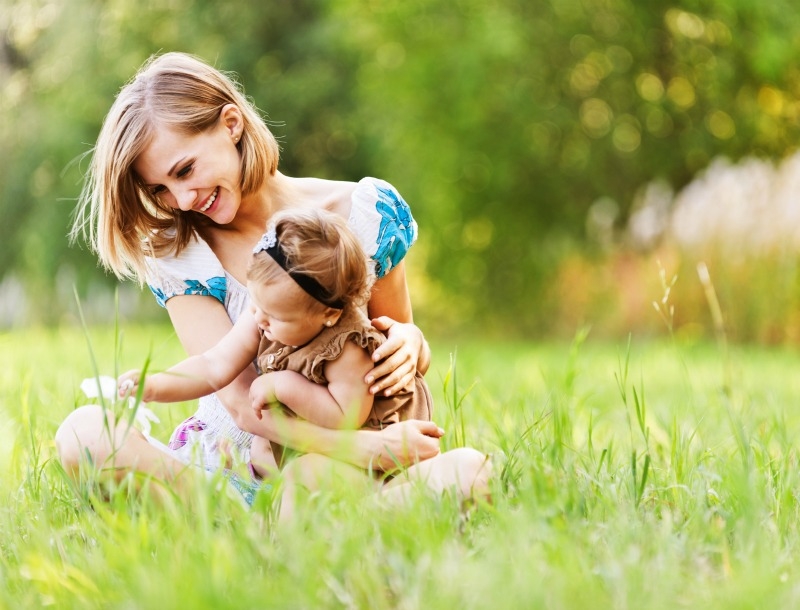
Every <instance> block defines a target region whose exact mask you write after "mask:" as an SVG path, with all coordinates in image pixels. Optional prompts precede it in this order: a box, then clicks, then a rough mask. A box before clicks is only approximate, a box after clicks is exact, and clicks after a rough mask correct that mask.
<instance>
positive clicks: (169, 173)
mask: <svg viewBox="0 0 800 610" xmlns="http://www.w3.org/2000/svg"><path fill="white" fill-rule="evenodd" d="M185 159H186V157H181V158H180V159H178V160H177V161H176V162H175V165H173V166H172V167H170V168H169V171H168V172H167V176H171V175H172V174H173V172H174V171H175V168H176V167H178V166H179V165H180V164H181V163H183V162H184V160H185Z"/></svg>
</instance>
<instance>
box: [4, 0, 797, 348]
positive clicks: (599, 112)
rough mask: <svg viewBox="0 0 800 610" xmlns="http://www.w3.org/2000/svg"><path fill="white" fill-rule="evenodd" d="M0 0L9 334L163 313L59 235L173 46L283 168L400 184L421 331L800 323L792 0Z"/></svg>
mask: <svg viewBox="0 0 800 610" xmlns="http://www.w3.org/2000/svg"><path fill="white" fill-rule="evenodd" d="M2 2H3V4H2V5H1V6H0V83H1V84H2V87H0V209H2V222H0V328H8V327H11V326H20V325H26V324H42V323H45V324H56V323H73V322H74V321H75V316H76V296H75V292H76V291H77V293H78V295H79V297H80V300H81V303H82V305H83V308H84V312H85V314H86V317H87V320H88V321H89V322H90V323H91V322H104V321H107V320H109V319H111V318H113V316H114V315H115V312H116V311H119V315H120V316H121V317H122V319H123V321H125V320H129V321H134V320H151V319H152V320H159V319H160V320H164V319H165V314H164V313H163V312H162V311H161V310H159V309H158V308H157V307H156V306H155V304H154V302H153V299H152V297H151V296H150V295H149V292H148V291H147V290H146V289H145V290H144V291H141V290H140V288H139V287H138V286H136V285H134V284H128V285H123V286H121V287H120V288H119V298H118V303H119V304H118V305H116V301H115V296H114V291H115V288H116V287H117V282H116V281H115V280H114V278H112V277H110V276H108V275H107V274H105V273H104V272H103V271H102V270H100V269H99V268H98V267H97V264H96V262H95V259H94V257H93V256H92V255H91V253H90V252H87V251H86V249H85V248H83V247H78V246H75V247H71V246H70V245H69V244H68V243H67V239H66V233H67V230H68V226H69V222H70V214H71V210H72V208H73V206H74V201H75V198H76V196H77V193H78V191H79V188H80V184H81V179H82V173H83V171H85V169H86V166H87V163H86V158H85V156H84V155H85V154H86V153H87V152H88V151H90V149H91V146H92V143H93V142H94V140H95V138H96V136H97V133H98V130H99V127H100V122H101V121H102V117H103V116H104V114H105V112H106V111H107V110H108V108H109V106H110V104H111V102H112V100H113V97H114V95H115V93H116V92H117V91H118V90H119V88H120V87H121V86H122V85H123V84H124V83H125V82H126V81H127V80H128V79H129V78H130V77H131V76H132V75H133V74H134V72H135V71H136V69H137V68H138V67H139V66H140V65H141V64H142V62H144V61H145V60H146V59H147V58H148V57H149V56H150V55H151V54H153V53H157V52H163V51H171V50H180V51H187V52H191V53H195V54H198V55H200V56H201V57H203V58H205V59H206V60H208V61H210V62H212V63H213V64H214V65H216V66H217V67H219V68H222V69H224V70H228V71H233V72H235V73H236V74H238V77H239V79H240V81H241V82H242V83H243V85H244V87H245V89H246V92H247V94H248V95H249V96H250V97H252V98H253V100H254V101H255V102H256V104H257V105H258V106H259V108H261V109H262V110H263V111H264V113H265V114H266V115H267V116H268V119H269V121H270V126H271V127H272V129H273V130H274V132H275V133H276V135H277V136H278V138H279V140H280V142H281V145H282V161H281V169H282V171H283V172H284V173H287V174H290V175H297V176H299V175H310V176H317V177H324V178H333V179H346V180H357V179H359V178H361V177H362V176H365V175H374V176H379V177H381V178H384V179H386V180H388V181H390V182H392V183H393V184H394V185H395V186H396V187H397V188H398V189H399V190H400V192H401V193H402V194H403V195H404V197H405V198H406V199H407V200H408V201H409V203H410V204H411V206H412V209H413V211H414V214H415V216H416V218H417V220H418V222H419V224H420V227H421V237H420V240H419V242H418V244H417V246H415V248H414V249H413V250H412V254H411V255H410V257H409V275H410V284H411V287H412V297H413V300H414V304H415V312H416V318H417V321H418V323H419V324H420V325H421V326H422V327H423V328H424V330H425V331H426V333H429V334H433V335H459V334H472V333H475V332H479V333H480V334H481V336H482V337H487V336H501V335H507V336H513V337H518V338H543V337H560V336H565V337H571V336H573V335H574V334H575V333H576V331H577V330H578V329H580V328H583V327H585V326H591V336H592V337H620V336H627V335H628V334H629V333H634V334H664V333H673V334H674V335H675V336H679V337H687V338H694V337H697V338H702V337H710V336H713V334H714V333H715V331H716V332H720V331H722V332H724V333H726V335H727V336H728V337H729V338H730V339H731V340H742V341H759V342H767V343H797V342H800V273H799V272H798V248H799V247H800V222H798V221H799V220H800V218H798V217H799V216H800V204H798V193H799V191H800V189H798V187H799V186H800V176H798V170H800V157H798V156H797V154H796V152H795V151H796V148H797V147H796V143H797V142H798V140H800V128H799V126H798V116H800V101H798V94H800V67H799V66H800V64H798V60H797V58H798V57H800V5H797V4H796V3H793V2H788V1H780V0H776V1H772V2H757V1H756V0H741V1H738V2H731V1H730V0H709V1H708V2H704V3H702V4H698V3H696V2H666V1H658V0H654V1H648V2H637V1H635V0H552V1H549V2H548V1H545V0H493V1H492V2H486V1H485V0H462V1H453V0H447V1H444V0H429V1H426V2H415V1H409V0H403V1H400V0H380V1H378V0H374V1H368V0H358V1H355V0H330V1H322V0H319V1H314V0H280V1H266V2H262V1H259V2H255V1H251V2H216V1H215V2H211V1H206V0H197V1H194V2H193V1H191V0H136V1H134V0H109V1H103V2H100V1H91V0H55V1H52V2H47V1H44V0H30V1H17V0H2ZM699 263H702V264H704V265H705V268H707V269H708V271H709V274H708V278H709V281H706V283H705V285H704V284H703V282H701V275H699V274H698V271H697V269H698V264H699ZM701 268H703V267H702V265H701ZM709 290H711V291H713V293H714V294H715V295H716V297H717V298H718V301H719V304H720V311H721V316H722V326H720V323H719V320H717V324H716V327H715V322H714V311H713V307H710V306H709V300H708V295H709Z"/></svg>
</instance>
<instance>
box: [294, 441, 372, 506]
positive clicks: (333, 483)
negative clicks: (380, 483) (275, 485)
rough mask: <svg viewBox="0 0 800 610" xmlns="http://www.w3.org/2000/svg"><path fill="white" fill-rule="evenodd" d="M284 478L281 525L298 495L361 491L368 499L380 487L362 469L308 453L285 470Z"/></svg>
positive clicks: (299, 457)
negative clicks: (317, 492)
mask: <svg viewBox="0 0 800 610" xmlns="http://www.w3.org/2000/svg"><path fill="white" fill-rule="evenodd" d="M282 474H283V492H282V494H281V510H280V515H279V520H280V521H286V520H288V519H290V518H291V517H292V515H293V514H294V512H295V505H296V503H297V499H298V495H302V494H310V493H313V492H314V491H317V490H320V489H336V488H337V487H338V488H340V489H348V490H353V491H357V490H358V489H359V488H360V487H361V488H363V492H364V494H365V495H366V494H368V493H369V492H371V491H374V490H375V487H376V485H377V483H376V482H375V481H374V480H373V479H371V478H370V477H369V476H367V474H366V473H365V472H364V471H363V470H361V469H360V468H356V467H355V466H351V465H350V464H345V463H344V462H340V461H338V460H334V459H332V458H329V457H325V456H324V455H319V454H316V453H307V454H305V455H301V456H298V457H297V458H295V459H293V460H292V461H290V462H289V463H288V464H287V465H286V466H285V467H284V469H283V471H282Z"/></svg>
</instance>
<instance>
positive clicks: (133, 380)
mask: <svg viewBox="0 0 800 610" xmlns="http://www.w3.org/2000/svg"><path fill="white" fill-rule="evenodd" d="M139 377H140V372H139V371H138V370H133V371H128V372H127V373H123V374H122V375H120V376H119V379H117V392H118V393H119V397H120V398H128V397H130V396H134V395H135V394H136V390H137V389H138V387H139Z"/></svg>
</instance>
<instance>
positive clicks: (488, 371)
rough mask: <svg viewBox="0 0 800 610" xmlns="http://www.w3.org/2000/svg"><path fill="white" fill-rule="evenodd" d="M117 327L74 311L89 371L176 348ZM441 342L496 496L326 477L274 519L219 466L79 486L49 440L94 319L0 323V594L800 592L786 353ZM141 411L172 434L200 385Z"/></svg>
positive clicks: (422, 600)
mask: <svg viewBox="0 0 800 610" xmlns="http://www.w3.org/2000/svg"><path fill="white" fill-rule="evenodd" d="M124 330H125V334H124V336H123V337H122V342H121V344H120V346H119V347H117V346H116V342H115V337H114V335H115V332H114V330H113V329H111V330H108V329H92V330H91V331H90V332H89V337H88V338H89V342H90V343H91V346H92V349H93V351H94V356H95V360H96V362H98V363H99V366H100V368H101V370H100V373H103V374H109V375H114V374H116V372H117V371H115V364H114V363H115V362H117V363H118V364H117V365H116V366H117V367H118V368H119V369H120V370H125V369H127V368H131V367H136V366H141V365H142V363H143V362H144V361H145V360H146V359H147V358H148V356H149V357H151V358H152V366H153V367H154V368H159V367H163V366H166V365H168V364H170V363H171V362H172V361H173V360H175V359H176V358H179V357H180V356H181V355H182V352H181V349H180V346H179V345H178V343H177V341H176V340H175V338H174V337H172V336H171V332H170V330H168V329H167V328H165V327H156V326H153V327H125V329H124ZM456 347H457V349H456ZM433 348H434V362H433V367H432V370H431V372H430V373H429V375H428V379H429V383H430V385H431V387H432V390H433V392H434V399H435V401H436V404H437V409H438V411H437V413H436V420H437V421H438V422H439V423H441V424H442V425H443V426H444V427H445V428H446V429H447V430H448V434H447V436H446V437H445V440H444V445H445V447H453V446H457V445H459V444H463V443H465V444H467V445H471V446H474V447H477V448H479V449H482V450H484V451H486V452H491V453H493V454H495V459H496V464H497V472H498V477H497V479H496V481H495V493H494V503H493V504H492V505H491V506H485V505H481V506H477V507H475V508H474V509H473V510H472V511H471V512H470V513H469V516H468V517H465V516H464V515H463V513H462V511H461V509H460V507H459V506H457V505H456V503H455V502H452V501H450V500H449V499H447V498H445V499H444V500H443V501H434V500H432V499H430V498H426V497H424V496H420V497H419V498H418V499H416V500H415V502H414V503H413V505H412V506H411V507H409V508H408V509H404V510H393V511H387V510H380V509H378V508H377V507H375V506H374V505H372V504H371V503H369V502H366V501H364V500H363V499H361V498H357V497H354V496H353V493H352V491H351V490H349V489H339V488H332V489H330V490H325V491H323V492H321V493H319V494H316V495H314V496H312V497H311V498H309V499H308V500H307V502H305V503H304V504H303V505H302V509H301V510H300V514H299V516H298V518H297V519H296V520H295V522H293V523H292V524H291V525H289V526H286V527H283V528H276V527H274V526H273V525H272V521H271V520H270V517H269V513H270V509H271V502H272V501H273V499H272V498H270V497H267V496H261V497H259V499H258V501H257V504H256V507H255V509H254V511H252V512H251V513H248V512H246V511H244V510H243V509H242V508H241V507H240V506H239V505H238V504H237V503H236V502H234V501H232V500H231V499H230V498H229V497H228V496H226V495H224V494H222V493H219V492H216V491H215V490H214V489H213V488H212V487H211V486H206V487H199V488H198V489H197V490H195V492H193V495H192V497H190V498H187V499H183V500H177V499H176V500H172V501H167V502H166V504H159V505H157V504H155V503H154V502H151V501H149V500H148V499H147V498H146V497H145V498H142V497H141V496H137V495H135V494H132V493H129V492H128V491H127V490H126V488H124V487H123V488H121V489H120V490H119V491H118V492H117V493H115V494H113V497H112V498H111V500H110V501H109V502H108V503H100V502H90V501H89V499H90V496H91V493H92V490H91V489H84V490H80V492H76V490H74V489H73V488H72V486H71V485H70V484H69V482H68V481H67V480H66V479H65V478H64V477H63V476H62V473H61V471H60V469H59V467H58V465H57V464H56V463H55V462H54V461H53V459H52V458H53V444H52V440H51V439H52V437H53V433H54V431H55V428H56V426H57V425H58V423H59V421H60V420H61V419H63V417H64V416H65V415H66V414H67V413H68V412H69V411H70V410H71V409H72V408H74V407H75V406H77V405H79V404H82V403H83V402H85V399H83V398H82V396H81V393H80V391H79V389H78V386H79V384H80V381H81V380H82V379H83V378H84V377H88V376H90V375H92V374H93V369H92V360H91V358H90V356H89V350H88V348H87V337H86V336H85V335H84V333H83V331H81V330H80V329H61V330H25V331H16V332H13V333H6V334H2V335H0V379H1V380H2V381H1V382H0V414H2V418H0V608H14V609H16V608H39V607H42V606H48V605H49V606H52V607H55V608H82V609H91V608H126V609H127V608H206V607H207V608H237V609H240V608H256V607H258V608H262V607H280V608H328V607H330V608H341V607H345V608H348V607H356V608H448V609H449V608H476V609H478V608H536V607H542V608H583V607H587V608H683V607H686V608H753V607H778V608H788V607H797V606H798V605H800V586H798V584H797V583H798V582H800V560H798V551H800V535H799V534H798V522H799V521H800V520H799V519H798V494H799V493H800V477H799V476H798V453H797V445H798V435H799V434H800V376H798V375H797V370H798V368H799V366H800V356H798V354H797V353H795V352H793V351H789V350H776V349H773V350H768V349H764V348H756V347H751V348H744V347H736V346H733V347H731V348H729V352H728V355H727V357H724V358H723V356H722V355H721V354H720V352H719V351H718V350H717V348H716V347H715V346H713V345H707V344H680V343H678V344H674V343H671V342H667V341H665V342H644V341H637V340H633V341H631V342H630V344H629V343H628V341H620V342H619V343H616V344H609V343H606V344H602V345H598V344H595V343H592V342H591V340H590V339H589V340H586V341H583V337H582V336H579V337H578V339H577V340H576V341H575V342H574V343H573V344H572V345H569V344H542V345H530V344H522V343H520V344H510V343H506V344H490V343H481V342H474V343H461V344H459V345H457V346H456V345H449V344H446V343H440V344H436V343H435V344H434V346H433ZM117 352H118V356H117V355H116V353H117ZM451 354H452V357H451ZM451 364H452V365H453V366H451ZM155 410H156V411H157V413H158V415H159V416H160V418H161V421H162V423H161V424H159V425H157V426H156V427H155V429H154V431H155V434H156V435H157V436H159V437H160V438H162V439H166V438H167V437H168V435H169V432H170V430H171V429H172V427H173V426H174V425H175V424H176V423H177V422H178V421H180V420H181V419H182V418H183V417H184V416H185V415H187V414H188V413H190V412H191V411H192V404H191V403H186V404H182V405H173V406H166V405H159V406H156V407H155Z"/></svg>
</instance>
